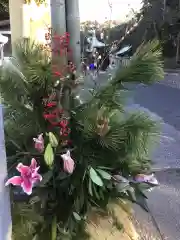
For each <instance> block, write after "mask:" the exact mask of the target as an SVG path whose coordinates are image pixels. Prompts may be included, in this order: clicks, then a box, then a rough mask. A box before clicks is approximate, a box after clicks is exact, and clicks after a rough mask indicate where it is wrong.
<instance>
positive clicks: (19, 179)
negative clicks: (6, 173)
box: [5, 158, 42, 195]
mask: <svg viewBox="0 0 180 240" xmlns="http://www.w3.org/2000/svg"><path fill="white" fill-rule="evenodd" d="M39 168H40V167H37V162H36V159H34V158H32V160H31V165H30V166H25V165H23V164H22V163H19V164H18V165H17V167H16V169H17V170H18V172H20V174H21V176H15V177H12V178H10V179H8V181H7V182H6V183H5V186H8V185H9V184H12V185H14V186H21V187H22V189H23V191H24V192H25V193H26V194H28V195H31V193H32V188H33V186H34V184H35V183H37V182H39V181H41V180H42V176H41V175H40V174H39V173H38V170H39Z"/></svg>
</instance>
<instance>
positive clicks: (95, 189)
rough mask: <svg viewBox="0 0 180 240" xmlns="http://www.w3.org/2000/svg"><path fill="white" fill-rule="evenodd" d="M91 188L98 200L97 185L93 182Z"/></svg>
mask: <svg viewBox="0 0 180 240" xmlns="http://www.w3.org/2000/svg"><path fill="white" fill-rule="evenodd" d="M93 190H94V194H95V196H96V198H97V199H98V200H100V196H99V193H98V192H97V186H96V185H95V184H93Z"/></svg>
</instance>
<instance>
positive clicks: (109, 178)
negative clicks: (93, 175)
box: [96, 169, 111, 180]
mask: <svg viewBox="0 0 180 240" xmlns="http://www.w3.org/2000/svg"><path fill="white" fill-rule="evenodd" d="M96 171H97V172H98V173H99V174H100V175H101V177H102V178H104V179H106V180H111V175H110V174H109V173H108V172H106V171H104V170H102V169H96Z"/></svg>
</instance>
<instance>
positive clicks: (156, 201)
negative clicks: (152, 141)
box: [130, 74, 180, 240]
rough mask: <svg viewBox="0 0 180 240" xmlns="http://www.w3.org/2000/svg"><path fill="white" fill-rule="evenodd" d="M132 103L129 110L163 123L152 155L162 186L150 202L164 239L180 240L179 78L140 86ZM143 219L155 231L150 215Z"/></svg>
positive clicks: (167, 77)
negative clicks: (146, 113)
mask: <svg viewBox="0 0 180 240" xmlns="http://www.w3.org/2000/svg"><path fill="white" fill-rule="evenodd" d="M132 102H133V103H132V104H131V106H130V109H132V110H134V109H141V110H142V111H145V112H148V113H149V114H150V115H151V116H152V117H153V118H155V119H157V120H158V121H161V127H162V131H161V138H160V144H159V146H158V147H157V149H156V150H155V152H154V153H153V159H154V160H155V165H154V169H155V171H156V176H157V178H158V180H159V182H160V187H158V188H156V189H154V190H153V191H152V192H151V193H149V200H148V202H149V208H150V209H151V211H152V213H153V215H154V217H155V219H156V221H157V223H158V225H159V228H160V230H161V232H162V233H163V235H164V239H167V240H180V75H179V74H167V75H166V77H165V80H163V81H162V82H161V83H158V84H154V85H153V86H150V87H147V86H143V85H139V86H138V87H136V89H135V91H134V94H133V101H132ZM137 212H138V211H137ZM137 216H138V214H137ZM140 219H141V221H143V224H144V228H146V229H147V225H148V226H149V228H150V231H153V230H151V226H150V225H152V224H150V222H151V220H150V218H148V215H147V214H145V213H141V217H140ZM147 231H148V229H147ZM150 231H149V232H150ZM143 239H145V238H143ZM147 239H157V238H156V237H155V238H147Z"/></svg>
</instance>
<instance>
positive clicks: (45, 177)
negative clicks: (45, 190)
mask: <svg viewBox="0 0 180 240" xmlns="http://www.w3.org/2000/svg"><path fill="white" fill-rule="evenodd" d="M52 176H53V173H52V171H48V172H47V173H45V174H43V175H42V181H41V182H40V183H39V184H38V187H44V186H45V185H46V184H47V183H48V182H49V181H50V180H51V178H52Z"/></svg>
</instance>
